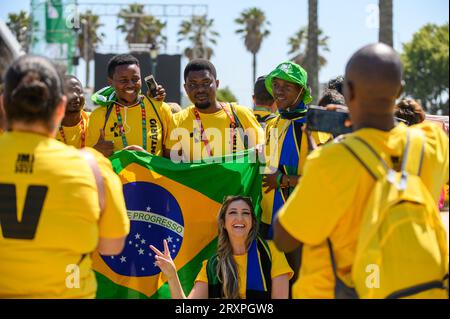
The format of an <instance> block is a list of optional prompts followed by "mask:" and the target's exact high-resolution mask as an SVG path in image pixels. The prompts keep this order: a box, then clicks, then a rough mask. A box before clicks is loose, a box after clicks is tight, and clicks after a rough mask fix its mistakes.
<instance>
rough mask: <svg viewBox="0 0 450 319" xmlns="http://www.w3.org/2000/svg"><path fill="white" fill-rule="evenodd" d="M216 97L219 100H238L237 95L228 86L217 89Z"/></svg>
mask: <svg viewBox="0 0 450 319" xmlns="http://www.w3.org/2000/svg"><path fill="white" fill-rule="evenodd" d="M216 97H217V100H218V101H219V102H237V98H236V96H235V95H234V94H233V92H231V90H230V88H229V87H228V86H226V87H224V88H223V89H219V90H217V95H216Z"/></svg>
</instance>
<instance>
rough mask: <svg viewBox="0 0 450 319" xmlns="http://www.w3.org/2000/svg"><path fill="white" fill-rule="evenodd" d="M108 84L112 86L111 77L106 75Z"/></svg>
mask: <svg viewBox="0 0 450 319" xmlns="http://www.w3.org/2000/svg"><path fill="white" fill-rule="evenodd" d="M108 85H109V86H112V79H111V78H110V77H108Z"/></svg>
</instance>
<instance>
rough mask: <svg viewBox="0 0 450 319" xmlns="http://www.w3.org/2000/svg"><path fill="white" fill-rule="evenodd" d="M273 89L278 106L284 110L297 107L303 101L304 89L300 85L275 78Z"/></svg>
mask: <svg viewBox="0 0 450 319" xmlns="http://www.w3.org/2000/svg"><path fill="white" fill-rule="evenodd" d="M272 88H273V96H274V99H275V101H276V103H277V106H278V108H280V109H282V110H287V109H288V108H291V107H295V106H297V104H298V103H299V102H300V101H301V100H302V99H301V97H302V95H303V88H302V87H300V86H299V85H298V84H295V83H291V82H288V81H285V80H281V79H278V78H274V79H273V81H272Z"/></svg>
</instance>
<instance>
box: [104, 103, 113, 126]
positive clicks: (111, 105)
mask: <svg viewBox="0 0 450 319" xmlns="http://www.w3.org/2000/svg"><path fill="white" fill-rule="evenodd" d="M113 106H114V103H111V104H109V105H108V106H107V107H106V114H105V123H103V131H104V130H105V127H106V123H107V122H108V119H109V116H110V115H111V111H112V109H113Z"/></svg>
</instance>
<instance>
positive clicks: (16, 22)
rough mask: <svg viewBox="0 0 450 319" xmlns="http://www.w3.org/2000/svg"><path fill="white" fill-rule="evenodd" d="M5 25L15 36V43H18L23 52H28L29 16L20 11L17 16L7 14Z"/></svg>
mask: <svg viewBox="0 0 450 319" xmlns="http://www.w3.org/2000/svg"><path fill="white" fill-rule="evenodd" d="M6 25H7V26H8V28H9V29H10V30H11V32H12V34H14V35H15V37H16V39H17V41H18V42H19V43H20V45H21V46H22V48H23V49H24V51H25V52H28V50H29V46H30V42H31V30H30V27H31V17H30V15H29V14H28V13H27V12H25V11H23V10H21V11H20V12H19V13H18V14H16V13H10V14H8V21H7V22H6Z"/></svg>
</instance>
